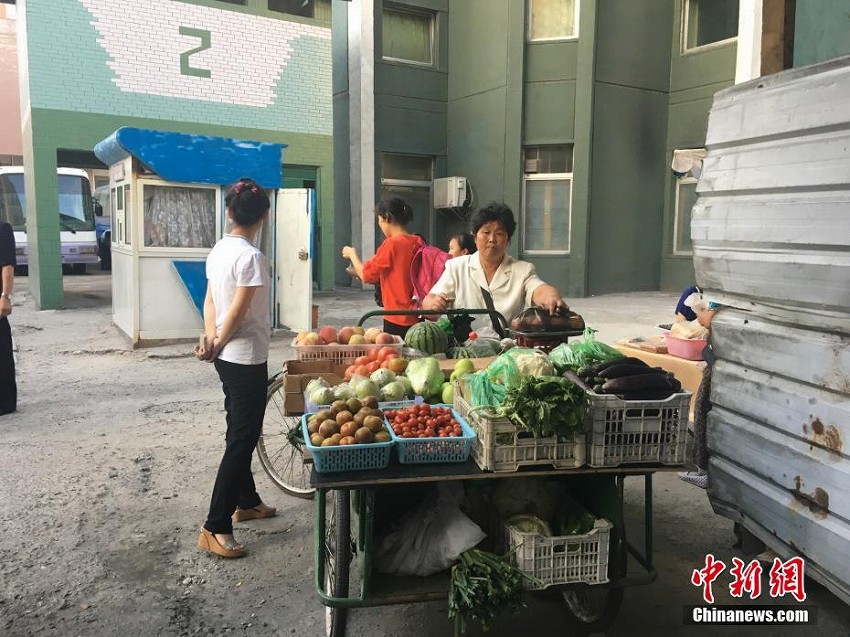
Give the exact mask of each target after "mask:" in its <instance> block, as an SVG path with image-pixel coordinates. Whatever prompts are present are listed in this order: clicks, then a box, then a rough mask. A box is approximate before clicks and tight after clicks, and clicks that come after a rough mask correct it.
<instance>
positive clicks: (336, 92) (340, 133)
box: [331, 11, 351, 285]
mask: <svg viewBox="0 0 850 637" xmlns="http://www.w3.org/2000/svg"><path fill="white" fill-rule="evenodd" d="M331 19H332V21H333V27H332V33H333V36H332V39H331V51H332V55H333V65H332V66H333V80H332V87H333V130H334V135H333V166H334V191H333V205H334V217H335V220H336V223H335V227H334V242H335V246H334V250H333V254H332V255H331V256H332V258H331V263H332V264H333V278H334V282H335V283H337V284H346V285H350V284H351V277H349V276H348V275H347V274H346V273H345V266H346V265H347V264H346V263H345V261H344V260H343V259H342V258H341V257H339V254H340V252H341V250H342V246H346V245H351V223H350V220H351V194H350V193H351V190H350V189H351V146H350V142H349V140H350V138H351V137H350V136H351V128H350V126H349V122H348V118H349V112H348V110H349V107H350V104H351V98H350V96H349V94H348V90H349V83H348V12H347V11H334V12H333V15H332V16H331Z"/></svg>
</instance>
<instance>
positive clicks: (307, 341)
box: [301, 332, 321, 345]
mask: <svg viewBox="0 0 850 637" xmlns="http://www.w3.org/2000/svg"><path fill="white" fill-rule="evenodd" d="M320 343H321V339H320V338H319V335H318V334H316V333H315V332H307V333H306V334H305V335H304V339H303V340H302V341H301V345H319V344H320Z"/></svg>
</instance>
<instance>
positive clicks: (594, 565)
mask: <svg viewBox="0 0 850 637" xmlns="http://www.w3.org/2000/svg"><path fill="white" fill-rule="evenodd" d="M613 526H614V525H613V524H611V523H610V522H609V521H608V520H606V519H604V518H598V519H597V520H596V522H595V523H594V525H593V529H591V530H590V531H589V532H588V533H584V534H582V535H559V536H553V537H544V536H542V535H539V534H537V533H525V532H523V531H520V530H519V529H517V528H515V527H512V526H510V525H507V524H505V523H504V522H502V523H501V525H500V527H499V531H498V532H500V533H501V536H500V537H499V544H500V546H501V547H502V548H503V549H504V550H506V551H513V556H514V561H515V562H516V565H517V568H519V570H521V571H522V572H523V573H527V574H528V575H531V576H532V577H534V578H535V579H536V580H538V581H528V580H525V584H524V586H525V588H527V589H529V590H541V589H544V588H548V587H549V586H556V585H559V584H604V583H606V582H607V581H608V551H609V545H610V539H611V529H612V528H613Z"/></svg>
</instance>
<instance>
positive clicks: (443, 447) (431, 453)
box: [384, 405, 476, 464]
mask: <svg viewBox="0 0 850 637" xmlns="http://www.w3.org/2000/svg"><path fill="white" fill-rule="evenodd" d="M432 407H448V408H450V409H451V410H452V416H453V417H454V419H455V420H457V421H458V423H460V428H461V430H462V431H463V435H462V436H458V437H457V438H401V437H399V436H397V435H396V433H395V432H394V431H393V428H392V426H391V425H390V422H389V421H387V419H386V418H384V421H386V423H387V428H388V429H389V431H390V435H391V436H392V438H393V442H394V443H395V445H396V450H397V451H398V461H399V462H400V463H402V464H426V463H437V462H466V460H467V458H469V452H470V451H472V444H473V443H474V442H475V438H476V436H475V432H474V431H473V430H472V428H471V427H470V426H469V425H468V424H467V423H466V420H464V419H463V417H462V416H461V415H460V414H459V413H457V412H456V411H455V410H454V408H452V406H451V405H432Z"/></svg>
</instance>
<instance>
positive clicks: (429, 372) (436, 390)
mask: <svg viewBox="0 0 850 637" xmlns="http://www.w3.org/2000/svg"><path fill="white" fill-rule="evenodd" d="M404 373H405V375H406V376H407V377H408V378H409V379H410V385H411V387H413V392H414V393H415V394H417V395H419V396H422V397H423V398H430V397H431V396H437V395H439V394H440V392H441V391H442V388H443V381H444V380H445V375H444V374H443V370H441V369H440V363H439V361H438V360H437V359H436V358H432V357H430V356H429V357H426V358H414V359H413V360H412V361H410V362H409V363H408V364H407V369H405V370H404Z"/></svg>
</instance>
